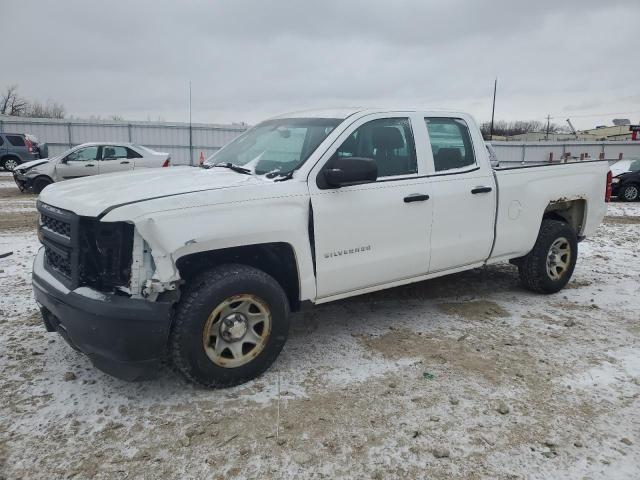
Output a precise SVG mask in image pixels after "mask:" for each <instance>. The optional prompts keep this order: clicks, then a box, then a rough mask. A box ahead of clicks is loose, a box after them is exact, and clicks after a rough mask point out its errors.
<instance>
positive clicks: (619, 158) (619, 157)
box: [618, 152, 622, 160]
mask: <svg viewBox="0 0 640 480" xmlns="http://www.w3.org/2000/svg"><path fill="white" fill-rule="evenodd" d="M618 160H622V152H621V153H619V154H618Z"/></svg>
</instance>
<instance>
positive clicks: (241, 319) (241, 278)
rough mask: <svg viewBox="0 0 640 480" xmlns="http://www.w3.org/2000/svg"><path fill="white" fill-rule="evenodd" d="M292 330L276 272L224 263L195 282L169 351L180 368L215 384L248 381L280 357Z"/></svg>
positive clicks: (179, 315) (181, 307) (187, 293)
mask: <svg viewBox="0 0 640 480" xmlns="http://www.w3.org/2000/svg"><path fill="white" fill-rule="evenodd" d="M288 332H289V303H288V300H287V297H286V295H285V293H284V291H283V290H282V287H281V286H280V285H279V284H278V282H276V280H274V279H273V278H272V277H271V276H269V275H267V274H266V273H264V272H263V271H261V270H258V269H255V268H252V267H249V266H246V265H224V266H221V267H217V268H215V269H213V270H210V271H208V272H205V273H203V274H201V275H200V276H198V277H196V278H195V279H194V280H192V281H191V282H190V285H189V286H188V287H187V289H186V290H185V292H184V295H183V296H182V299H181V301H180V304H179V306H178V309H177V312H176V317H175V320H174V326H173V330H172V334H171V339H170V344H169V349H170V352H169V353H170V357H171V360H172V363H173V365H174V366H175V368H176V369H177V370H178V371H179V372H180V373H182V374H183V375H184V376H185V377H186V378H187V379H189V380H190V381H192V382H194V383H197V384H200V385H203V386H206V387H212V388H224V387H231V386H234V385H238V384H241V383H244V382H247V381H249V380H251V379H253V378H255V377H257V376H258V375H260V374H261V373H263V372H264V371H265V370H266V369H267V368H269V366H270V365H271V364H272V363H273V362H274V361H275V359H276V358H277V356H278V354H279V353H280V351H281V350H282V347H283V346H284V344H285V341H286V339H287V335H288Z"/></svg>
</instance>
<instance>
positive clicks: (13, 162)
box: [2, 157, 20, 172]
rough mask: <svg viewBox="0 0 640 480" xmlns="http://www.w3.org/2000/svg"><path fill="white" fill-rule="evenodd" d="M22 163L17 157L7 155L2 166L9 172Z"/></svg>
mask: <svg viewBox="0 0 640 480" xmlns="http://www.w3.org/2000/svg"><path fill="white" fill-rule="evenodd" d="M18 165H20V161H19V160H18V159H17V158H15V157H6V158H5V159H4V160H3V161H2V168H4V169H5V170H6V171H7V172H13V169H14V168H16V167H17V166H18Z"/></svg>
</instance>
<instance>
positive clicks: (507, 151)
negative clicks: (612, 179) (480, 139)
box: [491, 141, 640, 164]
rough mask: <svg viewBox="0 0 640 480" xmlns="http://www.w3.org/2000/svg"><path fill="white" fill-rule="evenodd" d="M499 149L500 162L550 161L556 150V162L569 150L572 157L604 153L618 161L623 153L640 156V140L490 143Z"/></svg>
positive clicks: (554, 160)
mask: <svg viewBox="0 0 640 480" xmlns="http://www.w3.org/2000/svg"><path fill="white" fill-rule="evenodd" d="M491 144H492V145H493V146H494V148H495V149H496V155H497V156H498V159H499V160H500V163H501V164H515V163H518V164H522V163H523V162H524V163H525V164H530V163H534V164H535V163H548V162H549V158H550V154H551V153H553V162H554V163H556V162H560V161H562V158H563V155H564V154H565V153H569V154H570V155H571V157H573V158H575V159H580V156H581V155H583V156H584V157H585V158H588V159H592V160H596V159H599V158H600V154H601V153H603V152H604V158H605V159H607V160H617V159H618V158H619V157H620V154H622V155H623V158H640V142H638V141H636V142H634V141H611V142H584V141H582V142H581V141H575V142H491Z"/></svg>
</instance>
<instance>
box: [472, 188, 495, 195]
mask: <svg viewBox="0 0 640 480" xmlns="http://www.w3.org/2000/svg"><path fill="white" fill-rule="evenodd" d="M491 190H493V188H491V187H476V188H474V189H473V190H471V193H473V194H476V193H489V192H490V191H491Z"/></svg>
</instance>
